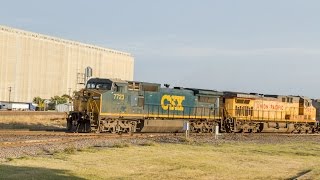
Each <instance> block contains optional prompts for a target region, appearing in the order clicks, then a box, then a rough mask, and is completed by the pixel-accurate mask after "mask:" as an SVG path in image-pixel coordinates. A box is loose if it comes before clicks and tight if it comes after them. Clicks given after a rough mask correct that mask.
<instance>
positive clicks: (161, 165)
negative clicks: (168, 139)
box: [0, 142, 320, 179]
mask: <svg viewBox="0 0 320 180" xmlns="http://www.w3.org/2000/svg"><path fill="white" fill-rule="evenodd" d="M118 146H119V147H118ZM319 150H320V144H318V143H311V142H310V143H308V142H304V143H293V144H292V143H288V144H276V145H271V144H249V143H225V144H219V145H209V144H202V145H194V144H192V145H190V144H188V143H186V144H155V143H153V142H147V143H145V144H143V145H140V146H134V145H128V146H127V145H126V144H119V145H115V146H113V147H111V148H105V149H103V148H102V149H101V148H99V149H98V150H97V149H94V148H90V149H87V150H82V151H76V150H75V149H74V148H70V149H68V150H66V151H64V152H61V153H59V154H60V155H59V156H55V155H54V156H49V157H48V156H47V157H32V158H31V157H29V158H23V159H14V160H12V159H11V160H10V161H8V162H5V163H2V164H0V179H8V178H12V179H21V178H24V179H28V178H29V179H39V178H41V179H289V178H293V177H296V176H297V175H299V174H303V173H304V172H308V174H307V175H306V176H307V178H308V179H319V178H320V163H319V162H320V156H319V154H320V151H319ZM61 156H63V158H61ZM26 174H27V175H28V176H26Z"/></svg>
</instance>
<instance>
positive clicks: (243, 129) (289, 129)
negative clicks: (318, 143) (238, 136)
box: [220, 118, 318, 133]
mask: <svg viewBox="0 0 320 180" xmlns="http://www.w3.org/2000/svg"><path fill="white" fill-rule="evenodd" d="M220 131H221V132H226V133H317V132H318V129H317V126H316V124H314V123H294V122H264V121H243V120H236V119H234V118H228V119H226V120H224V121H221V122H220Z"/></svg>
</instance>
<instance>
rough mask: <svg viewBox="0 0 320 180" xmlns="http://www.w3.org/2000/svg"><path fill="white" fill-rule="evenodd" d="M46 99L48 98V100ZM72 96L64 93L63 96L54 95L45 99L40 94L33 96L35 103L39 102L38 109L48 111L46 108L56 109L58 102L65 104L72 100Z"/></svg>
mask: <svg viewBox="0 0 320 180" xmlns="http://www.w3.org/2000/svg"><path fill="white" fill-rule="evenodd" d="M46 100H48V101H47V102H46ZM71 100H72V97H71V96H69V95H67V94H64V95H62V96H53V97H51V98H50V99H43V98H41V97H39V96H37V97H34V98H33V101H32V102H33V103H35V104H37V105H38V107H37V109H36V110H38V111H46V110H55V107H56V105H58V104H65V103H67V102H70V101H71Z"/></svg>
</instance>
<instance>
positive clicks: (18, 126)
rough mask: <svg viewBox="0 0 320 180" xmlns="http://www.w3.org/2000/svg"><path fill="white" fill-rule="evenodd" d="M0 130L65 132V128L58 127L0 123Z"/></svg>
mask: <svg viewBox="0 0 320 180" xmlns="http://www.w3.org/2000/svg"><path fill="white" fill-rule="evenodd" d="M0 130H29V131H57V132H65V131H66V128H65V127H58V126H52V125H44V124H40V123H39V124H25V123H0Z"/></svg>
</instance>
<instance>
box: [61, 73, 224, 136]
mask: <svg viewBox="0 0 320 180" xmlns="http://www.w3.org/2000/svg"><path fill="white" fill-rule="evenodd" d="M221 95H222V93H221V92H217V91H214V90H202V89H191V88H180V87H174V88H169V86H168V85H167V86H166V87H161V85H160V84H155V83H146V82H137V81H122V80H113V79H99V78H92V79H90V80H89V81H88V82H87V84H86V88H84V89H82V90H80V91H79V92H77V93H76V94H75V96H74V111H73V112H70V114H69V117H68V119H67V128H68V130H69V131H72V132H111V133H127V132H179V131H181V130H182V128H181V127H183V123H184V121H185V120H188V121H189V122H190V124H191V128H192V129H191V130H192V131H194V132H211V131H212V129H213V126H214V125H215V122H217V120H218V119H221V117H220V116H219V114H220V112H219V111H220V107H219V104H220V99H219V98H220V97H221Z"/></svg>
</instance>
